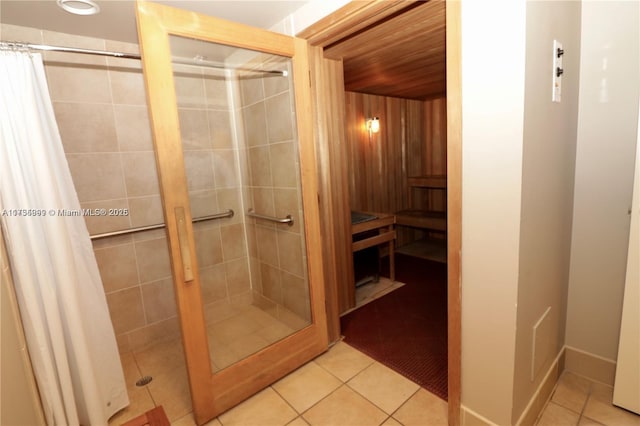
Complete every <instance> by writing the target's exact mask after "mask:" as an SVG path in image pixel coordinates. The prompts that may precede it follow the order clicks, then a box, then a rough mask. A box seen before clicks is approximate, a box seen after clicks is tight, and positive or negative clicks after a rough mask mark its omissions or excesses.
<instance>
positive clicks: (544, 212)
mask: <svg viewBox="0 0 640 426" xmlns="http://www.w3.org/2000/svg"><path fill="white" fill-rule="evenodd" d="M553 40H559V41H560V42H562V44H563V48H564V51H565V54H564V55H563V68H564V70H565V72H564V75H563V77H562V80H563V81H562V102H560V103H554V102H552V101H551V87H552V69H553V63H552V60H553ZM579 71H580V2H579V1H529V2H527V45H526V69H525V104H524V150H523V166H522V212H521V223H520V265H519V278H518V280H519V281H518V314H517V323H516V325H517V327H516V328H517V334H516V358H515V374H514V385H513V387H514V399H513V401H514V402H513V406H514V407H513V417H512V423H515V422H516V421H517V419H518V418H519V416H520V415H521V414H522V412H523V410H524V409H525V407H526V405H527V403H528V402H529V401H530V399H531V397H532V396H533V395H534V392H535V391H536V389H537V387H538V386H539V385H540V383H541V381H542V379H543V378H544V375H545V373H546V372H547V371H548V369H549V367H550V366H551V364H552V362H553V361H554V359H555V358H556V357H557V355H558V353H559V352H560V350H561V349H562V347H563V346H564V332H565V320H566V300H567V290H568V278H569V257H570V251H571V221H572V213H573V178H574V170H575V167H574V166H575V152H576V128H577V120H578V84H579V78H580V72H579ZM548 308H551V309H550V311H549V314H548V318H546V319H545V321H548V322H547V323H546V324H544V325H543V326H541V327H540V328H539V331H540V332H539V333H538V338H539V339H540V340H539V341H538V342H539V345H538V347H539V348H540V351H539V352H538V353H537V355H536V357H535V360H534V356H533V354H532V351H533V327H534V325H535V324H536V323H537V322H538V320H539V319H540V318H541V316H542V315H543V314H544V313H545V311H546V310H547V309H548ZM534 361H535V364H536V369H535V371H534V379H533V380H532V379H531V371H532V365H533V364H534Z"/></svg>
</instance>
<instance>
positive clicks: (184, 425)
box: [171, 413, 196, 426]
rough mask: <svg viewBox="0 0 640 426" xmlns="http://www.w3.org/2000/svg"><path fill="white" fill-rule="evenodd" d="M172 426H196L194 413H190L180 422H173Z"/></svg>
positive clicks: (181, 418)
mask: <svg viewBox="0 0 640 426" xmlns="http://www.w3.org/2000/svg"><path fill="white" fill-rule="evenodd" d="M171 426H196V420H195V419H194V418H193V413H189V414H187V415H186V416H182V417H180V418H179V419H178V420H174V421H172V422H171Z"/></svg>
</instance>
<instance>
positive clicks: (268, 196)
mask: <svg viewBox="0 0 640 426" xmlns="http://www.w3.org/2000/svg"><path fill="white" fill-rule="evenodd" d="M251 194H252V195H251V199H252V200H253V205H252V207H253V209H254V210H255V211H256V212H257V213H259V214H262V215H266V216H275V215H276V209H275V204H274V199H273V189H272V188H269V187H266V188H251ZM256 222H257V223H259V224H260V225H261V226H268V227H270V228H272V227H273V226H274V224H273V222H270V221H266V220H262V219H256Z"/></svg>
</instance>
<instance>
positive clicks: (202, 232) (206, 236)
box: [193, 227, 222, 268]
mask: <svg viewBox="0 0 640 426" xmlns="http://www.w3.org/2000/svg"><path fill="white" fill-rule="evenodd" d="M199 228H200V229H194V233H193V236H194V239H195V241H196V252H197V255H198V265H199V267H200V268H204V267H205V266H212V265H215V264H217V263H221V262H222V241H221V239H220V229H219V228H217V227H216V228H202V227H199Z"/></svg>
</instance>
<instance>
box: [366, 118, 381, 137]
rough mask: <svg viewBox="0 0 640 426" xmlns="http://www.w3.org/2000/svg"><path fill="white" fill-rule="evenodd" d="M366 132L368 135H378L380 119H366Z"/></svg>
mask: <svg viewBox="0 0 640 426" xmlns="http://www.w3.org/2000/svg"><path fill="white" fill-rule="evenodd" d="M367 130H369V133H378V132H379V131H380V117H373V118H368V119H367Z"/></svg>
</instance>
